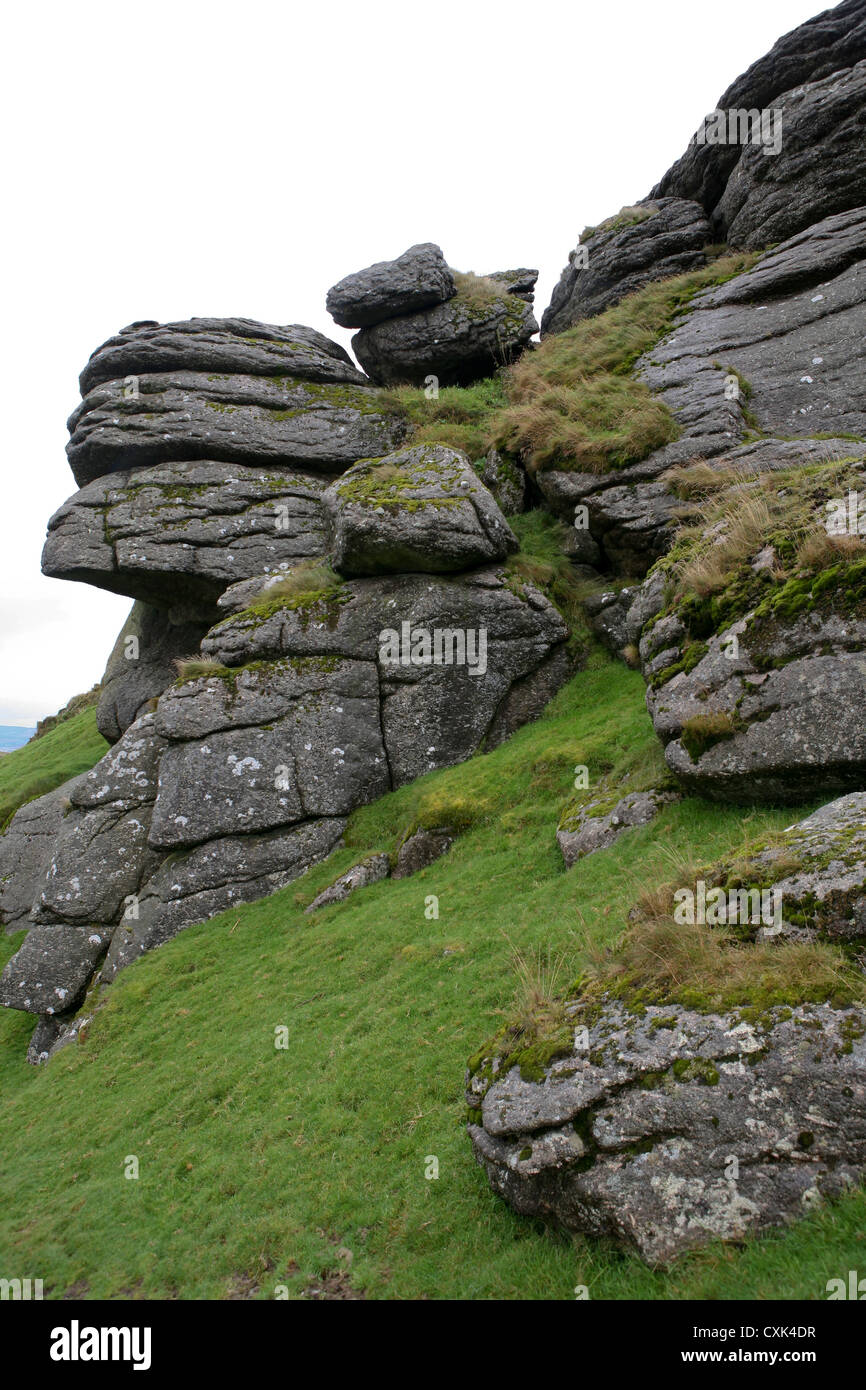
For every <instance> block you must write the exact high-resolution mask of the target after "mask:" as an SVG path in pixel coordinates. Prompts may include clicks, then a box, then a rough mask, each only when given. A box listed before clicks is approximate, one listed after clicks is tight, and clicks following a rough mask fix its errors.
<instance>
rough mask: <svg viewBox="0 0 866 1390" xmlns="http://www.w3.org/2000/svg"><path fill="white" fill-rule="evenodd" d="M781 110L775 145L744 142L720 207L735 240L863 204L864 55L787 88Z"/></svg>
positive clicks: (765, 239)
mask: <svg viewBox="0 0 866 1390" xmlns="http://www.w3.org/2000/svg"><path fill="white" fill-rule="evenodd" d="M778 109H779V111H780V112H781V113H783V120H784V124H783V126H782V127H781V128H780V138H779V149H778V152H777V153H776V154H774V155H770V154H767V153H766V151H765V150H764V148H763V147H762V146H761V145H760V144H757V145H754V144H748V145H744V146H743V150H742V153H741V155H740V158H739V160H738V161H737V163H736V165H735V167H734V170H733V172H732V174H731V176H730V178H729V179H728V182H727V185H726V187H725V191H724V193H723V194H722V196H721V198H720V199H719V202H718V204H717V206H716V209H715V213H714V217H715V220H716V223H717V224H718V225H721V226H722V227H724V228H725V229H726V232H727V240H728V242H729V243H730V245H731V246H745V247H749V248H753V247H761V246H767V245H769V244H770V243H772V242H777V241H782V240H783V239H784V238H786V237H790V236H793V235H794V234H795V233H796V232H800V231H802V230H803V229H804V228H807V227H810V226H812V224H813V223H815V222H819V221H821V220H822V219H823V218H825V217H828V216H830V215H831V214H833V213H840V212H845V211H846V210H847V209H849V208H853V207H860V206H862V205H863V204H864V203H866V168H864V165H863V160H862V157H861V156H862V151H863V146H864V143H866V59H864V60H863V61H862V62H860V63H857V64H856V66H855V67H852V68H847V69H846V70H845V71H843V72H839V73H834V74H833V75H832V76H831V77H825V78H824V80H823V81H821V82H814V83H809V84H808V85H807V86H805V87H799V88H797V89H796V90H795V91H793V92H786V93H785V96H784V98H783V99H782V104H781V105H780V106H779V108H778ZM779 119H780V120H781V119H782V117H780V118H779Z"/></svg>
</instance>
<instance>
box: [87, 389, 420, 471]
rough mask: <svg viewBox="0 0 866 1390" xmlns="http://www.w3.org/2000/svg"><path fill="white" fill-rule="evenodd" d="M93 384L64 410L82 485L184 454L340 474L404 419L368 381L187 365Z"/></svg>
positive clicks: (380, 445) (391, 435) (398, 430)
mask: <svg viewBox="0 0 866 1390" xmlns="http://www.w3.org/2000/svg"><path fill="white" fill-rule="evenodd" d="M131 390H132V388H130V387H128V386H127V385H125V384H124V381H123V380H116V381H107V382H105V383H103V384H102V385H99V386H94V387H93V388H92V389H91V390H90V391H89V392H88V394H87V395H86V396H85V397H84V400H83V401H82V402H81V404H80V405H79V406H78V408H77V409H76V410H74V411H73V413H72V415H71V416H70V417H69V422H68V424H69V432H70V440H69V444H68V445H67V450H66V452H67V455H68V457H69V464H70V467H71V468H72V472H73V474H74V475H75V481H76V482H77V483H78V484H79V486H80V487H84V486H86V484H87V483H89V482H92V481H93V479H94V478H99V477H101V476H102V475H103V474H110V473H112V472H117V471H123V470H127V469H131V468H150V467H153V466H154V465H155V464H166V463H176V462H179V461H184V460H199V459H216V460H219V461H220V462H222V463H234V464H248V465H249V466H251V467H261V466H265V467H278V468H287V469H293V468H301V469H312V470H314V471H317V472H323V473H339V472H341V470H342V469H343V468H346V467H347V466H348V465H349V464H350V463H354V461H355V459H357V458H365V457H368V456H370V455H373V454H385V453H387V452H388V451H389V450H390V449H392V448H393V447H394V446H395V445H396V444H397V443H398V442H399V441H400V438H401V437H402V432H403V427H402V425H401V423H400V422H399V421H397V420H396V419H395V418H394V417H392V416H388V415H386V413H385V412H384V411H383V409H382V406H381V404H380V402H379V399H378V397H377V395H376V393H375V392H374V391H373V390H372V389H371V388H370V387H369V386H365V385H354V384H346V383H344V382H338V383H333V382H324V383H323V382H318V381H311V380H301V379H298V378H295V377H290V376H283V377H267V376H238V375H235V376H232V375H227V374H214V373H212V374H209V375H205V374H204V373H200V372H191V371H185V370H183V369H182V368H181V369H178V370H177V371H173V372H171V373H164V374H160V375H150V376H141V377H139V378H137V386H136V392H137V393H136V394H129V393H130V391H131Z"/></svg>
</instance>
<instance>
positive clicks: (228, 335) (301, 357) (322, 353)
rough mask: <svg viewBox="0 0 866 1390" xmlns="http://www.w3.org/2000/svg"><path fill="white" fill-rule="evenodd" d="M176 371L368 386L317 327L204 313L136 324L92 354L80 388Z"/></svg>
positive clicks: (342, 351) (342, 350)
mask: <svg viewBox="0 0 866 1390" xmlns="http://www.w3.org/2000/svg"><path fill="white" fill-rule="evenodd" d="M177 371H187V372H202V373H206V374H207V375H208V379H209V380H214V379H216V376H217V375H218V374H222V375H224V376H227V377H230V376H238V375H240V376H265V377H284V376H290V377H294V378H297V379H299V380H302V381H317V382H327V381H330V382H343V383H346V384H348V385H353V386H363V385H365V384H366V383H365V381H364V377H363V375H362V374H361V373H360V372H359V371H358V369H357V367H355V366H354V364H353V363H352V360H351V358H350V357H349V354H348V353H347V352H346V349H345V348H343V347H341V346H340V344H339V343H335V342H332V340H331V339H330V338H326V337H325V335H324V334H323V333H317V332H316V330H315V329H314V328H305V327H304V326H303V325H301V324H297V323H293V324H289V325H288V327H277V326H276V325H274V324H271V323H257V322H256V320H255V319H208V318H201V319H187V320H185V321H183V322H178V323H155V322H153V321H152V320H147V321H142V322H140V323H131V324H130V325H129V326H128V327H127V328H122V329H121V330H120V332H119V333H118V334H117V335H116V336H115V337H113V338H109V339H108V341H107V342H105V343H103V344H102V346H101V347H98V348H97V349H96V351H95V352H93V353H91V355H90V360H89V361H88V363H87V366H86V367H85V368H84V371H83V372H82V373H81V376H80V378H79V385H80V387H81V394H82V396H87V395H89V393H90V392H91V391H92V390H93V389H94V387H95V386H102V385H104V384H105V383H106V382H108V381H117V380H119V379H123V380H124V381H128V379H129V378H135V377H140V376H152V375H153V374H154V373H160V374H162V373H165V372H177ZM128 384H129V385H130V386H132V385H133V382H132V381H129V382H128Z"/></svg>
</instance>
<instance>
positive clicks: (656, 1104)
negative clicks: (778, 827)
mask: <svg viewBox="0 0 866 1390" xmlns="http://www.w3.org/2000/svg"><path fill="white" fill-rule="evenodd" d="M864 825H866V796H864V795H863V794H860V795H858V796H851V797H845V798H843V799H842V800H841V801H838V802H834V803H832V804H831V805H829V806H826V807H824V808H822V810H821V811H819V812H817V813H816V814H815V815H813V816H811V817H809V818H808V819H807V820H805V821H803V822H802V823H801V824H800V825H799V826H797V827H794V828H792V830H791V831H790V832H788V835H787V836H786V837H785V843H783V844H781V845H771V846H770V847H769V848H767V849H765V850H760V849H759V850H758V851H757V852H756V854H755V855H754V856H753V858H752V859H751V860H750V861H745V862H743V861H738V864H737V866H736V867H737V870H738V873H737V877H736V879H735V884H736V886H737V887H740V886H741V885H749V884H751V883H752V882H753V881H754V882H755V884H756V886H757V887H760V888H761V889H762V890H767V889H768V887H769V886H770V885H775V888H776V889H777V890H778V891H779V893H780V894H781V897H782V919H783V926H782V927H781V928H779V929H776V928H775V927H772V928H770V929H768V928H766V927H763V926H761V927H758V928H757V929H756V930H755V931H753V934H752V940H753V941H754V940H755V939H758V940H761V941H763V942H764V944H765V946H766V943H767V941H768V940H770V939H771V938H772V937H773V936H774V935H777V936H780V937H783V938H785V939H786V940H788V941H789V944H790V939H791V938H792V937H795V938H796V937H799V938H800V939H803V938H807V939H813V938H814V937H815V936H818V937H820V938H821V939H824V940H828V941H832V940H835V941H845V942H846V943H848V944H849V945H850V944H851V943H852V942H854V941H856V940H861V941H862V940H863V939H864V937H866V916H864V902H866V829H864ZM730 874H731V866H725V865H722V866H720V869H719V872H718V873H717V874H712V873H711V874H710V875H709V877H710V881H711V882H716V881H718V882H720V883H729V882H730ZM753 875H754V880H753V877H752V876H753ZM741 949H742V950H743V951H749V950H750V949H755V948H754V947H753V946H750V945H749V943H748V941H746V943H745V944H744V945H743V946H742V947H741ZM771 949H779V947H778V945H776V946H773V945H772V944H771ZM565 1015H566V1019H567V1025H566V1027H565V1028H564V1030H563V1032H564V1034H565V1033H568V1034H569V1036H567V1037H566V1036H563V1038H562V1039H561V1044H560V1045H559V1046H556V1047H552V1048H551V1049H550V1055H549V1057H548V1060H547V1061H546V1062H543V1063H542V1064H541V1065H540V1068H536V1065H535V1063H533V1065H532V1066H530V1067H528V1069H526V1071H525V1074H524V1068H523V1063H522V1062H521V1061H520V1058H519V1055H516V1056H515V1057H514V1060H513V1061H512V1060H511V1059H510V1057H509V1053H508V1052H507V1050H503V1048H502V1038H501V1037H500V1039H498V1040H495V1041H494V1043H493V1044H491V1045H489V1046H488V1047H485V1048H483V1049H482V1050H481V1052H480V1053H479V1054H478V1056H477V1057H476V1058H474V1059H473V1061H472V1063H471V1065H470V1070H469V1072H468V1073H467V1102H468V1104H469V1106H470V1124H469V1135H470V1138H471V1142H472V1146H473V1149H474V1152H475V1157H476V1159H477V1160H478V1162H479V1163H480V1164H481V1166H482V1167H483V1168H484V1170H485V1172H486V1174H487V1177H488V1180H489V1182H490V1184H491V1186H492V1187H493V1189H494V1191H496V1192H498V1193H499V1194H500V1195H501V1196H502V1197H504V1198H505V1200H506V1201H507V1202H508V1203H509V1204H510V1205H511V1206H512V1207H514V1209H515V1210H516V1211H518V1212H520V1213H522V1214H524V1215H529V1216H533V1217H540V1218H541V1219H543V1220H545V1221H550V1222H553V1223H555V1224H558V1225H561V1226H564V1227H566V1228H568V1229H571V1230H575V1231H580V1232H582V1233H586V1234H589V1235H592V1236H606V1237H609V1238H612V1239H613V1240H615V1241H617V1242H618V1243H619V1244H621V1245H623V1246H624V1247H626V1248H628V1249H632V1250H635V1251H637V1252H638V1254H640V1255H641V1256H642V1257H643V1258H644V1259H645V1260H647V1261H648V1262H649V1263H652V1264H659V1263H661V1264H665V1263H668V1262H669V1261H671V1260H672V1259H674V1258H675V1257H676V1256H678V1255H680V1254H682V1253H684V1252H686V1251H688V1250H690V1249H694V1248H695V1247H698V1246H700V1245H703V1244H705V1243H706V1242H707V1241H708V1240H711V1239H722V1240H741V1239H742V1238H743V1237H744V1236H746V1235H748V1234H751V1233H754V1232H757V1231H760V1230H763V1229H766V1228H767V1227H770V1226H775V1225H778V1224H780V1223H783V1222H787V1221H790V1220H792V1219H793V1218H795V1217H796V1216H798V1215H800V1214H802V1213H803V1212H805V1211H808V1210H810V1209H811V1208H812V1207H813V1206H814V1205H815V1204H817V1203H820V1202H821V1200H822V1199H823V1198H824V1197H825V1196H831V1195H835V1194H838V1193H840V1192H842V1191H844V1190H845V1189H846V1188H848V1187H850V1186H853V1185H855V1184H857V1183H859V1182H861V1181H862V1178H863V1174H864V1169H866V1008H864V1007H863V1005H862V1004H860V1003H858V1002H854V1003H851V1004H848V1005H844V1004H839V1003H835V1004H834V1003H832V1002H820V1001H815V1002H810V1003H799V1002H798V1001H797V1000H796V999H795V998H792V999H791V1002H790V1005H785V1006H782V1005H771V1006H769V1007H767V1008H766V1009H764V1010H763V1011H762V1012H760V1013H758V1012H757V1011H756V1010H748V1009H745V1010H744V1009H740V1008H737V1009H712V1008H709V1009H707V1010H706V1011H698V1009H696V1008H694V1007H686V1006H684V1005H683V1004H681V1003H677V1002H665V1003H664V1004H661V1003H656V1002H650V1003H646V1002H645V1001H644V1002H642V1003H641V1006H640V1007H639V1008H633V1007H631V1006H630V1004H629V1001H628V999H627V998H619V997H614V995H613V994H611V993H610V992H605V991H604V989H602V990H601V992H596V993H595V994H593V995H592V997H591V1000H587V999H580V998H578V999H575V1000H573V1001H572V1002H571V1003H569V1004H567V1005H566V1008H565ZM572 1035H573V1040H572Z"/></svg>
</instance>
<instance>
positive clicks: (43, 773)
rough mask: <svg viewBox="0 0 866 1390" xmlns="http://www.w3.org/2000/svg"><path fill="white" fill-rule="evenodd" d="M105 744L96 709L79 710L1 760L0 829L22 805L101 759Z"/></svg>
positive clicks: (105, 747) (84, 770)
mask: <svg viewBox="0 0 866 1390" xmlns="http://www.w3.org/2000/svg"><path fill="white" fill-rule="evenodd" d="M107 749H108V744H107V743H106V741H105V739H104V738H103V737H102V735H101V734H100V732H99V730H98V729H97V727H96V710H95V708H92V707H91V708H90V709H85V710H82V711H81V713H80V714H75V715H73V716H72V718H71V719H67V720H64V722H63V723H62V724H58V725H57V727H56V728H54V729H51V730H49V732H48V733H47V734H43V736H42V738H39V739H37V740H36V742H35V743H25V745H24V747H23V748H18V749H16V750H15V752H14V753H7V754H6V755H5V756H4V757H2V758H0V827H2V826H3V825H4V824H5V823H6V821H7V820H8V819H9V817H10V816H11V815H13V814H14V812H15V811H17V810H18V807H19V806H23V805H24V802H25V801H32V800H33V798H34V797H37V796H43V795H44V794H45V792H50V791H53V790H54V788H55V787H59V786H60V785H61V783H63V782H65V781H67V780H68V778H70V777H77V776H78V774H79V773H80V772H86V771H87V769H88V768H89V767H93V764H94V763H95V762H97V761H98V759H99V758H101V757H102V755H103V753H105V752H106V750H107Z"/></svg>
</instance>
